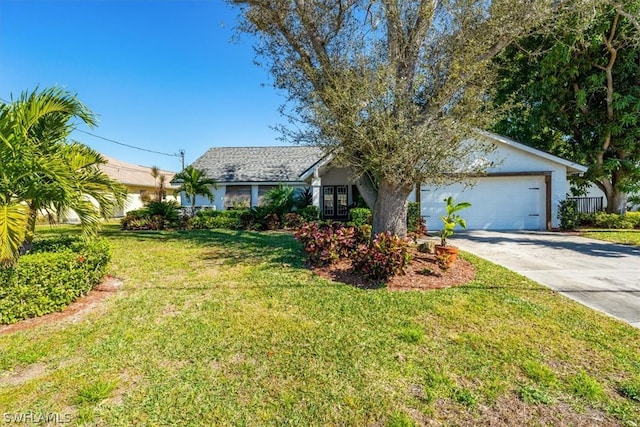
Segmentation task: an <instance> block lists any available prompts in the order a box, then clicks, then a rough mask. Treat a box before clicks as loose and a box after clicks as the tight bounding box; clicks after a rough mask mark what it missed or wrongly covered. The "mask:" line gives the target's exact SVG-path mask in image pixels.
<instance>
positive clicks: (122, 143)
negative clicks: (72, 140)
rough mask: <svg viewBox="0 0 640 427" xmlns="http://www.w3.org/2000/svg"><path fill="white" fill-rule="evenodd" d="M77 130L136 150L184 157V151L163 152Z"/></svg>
mask: <svg viewBox="0 0 640 427" xmlns="http://www.w3.org/2000/svg"><path fill="white" fill-rule="evenodd" d="M76 131H77V132H82V133H85V134H87V135H91V136H93V137H94V138H99V139H103V140H105V141H109V142H112V143H114V144H118V145H122V146H124V147H128V148H133V149H135V150H140V151H146V152H148V153H154V154H161V155H163V156H169V157H182V156H183V154H182V153H180V154H176V153H173V154H169V153H162V152H160V151H154V150H149V149H147V148H140V147H136V146H134V145H129V144H125V143H124V142H120V141H115V140H113V139H109V138H105V137H103V136H99V135H96V134H93V133H91V132H87V131H84V130H81V129H76Z"/></svg>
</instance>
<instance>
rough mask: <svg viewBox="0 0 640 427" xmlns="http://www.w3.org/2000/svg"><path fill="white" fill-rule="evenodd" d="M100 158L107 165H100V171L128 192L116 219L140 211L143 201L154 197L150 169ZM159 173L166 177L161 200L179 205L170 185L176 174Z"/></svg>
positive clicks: (168, 172)
mask: <svg viewBox="0 0 640 427" xmlns="http://www.w3.org/2000/svg"><path fill="white" fill-rule="evenodd" d="M102 157H104V158H105V159H106V160H107V164H105V165H101V166H100V169H101V170H102V171H103V172H104V173H105V174H107V175H108V176H109V177H110V178H112V179H115V180H117V181H119V182H120V183H122V184H124V185H125V186H126V187H127V191H128V192H129V194H128V195H127V202H126V204H125V206H124V209H122V210H121V211H120V212H117V213H116V215H115V216H116V217H121V216H124V214H126V213H127V212H129V211H132V210H135V209H140V208H141V207H143V206H144V200H147V199H148V198H149V197H153V196H154V195H155V193H156V188H157V185H158V182H157V180H156V179H154V178H153V176H152V175H151V167H148V166H139V165H134V164H131V163H126V162H123V161H121V160H118V159H114V158H113V157H108V156H105V155H103V156H102ZM159 172H160V174H162V175H164V176H165V177H166V179H165V191H164V194H163V200H175V201H177V202H178V203H180V199H179V196H175V195H174V194H173V191H174V190H175V189H176V188H178V187H177V186H176V185H172V184H171V183H170V182H171V180H172V179H173V177H174V175H175V174H176V173H175V172H170V171H165V170H160V171H159Z"/></svg>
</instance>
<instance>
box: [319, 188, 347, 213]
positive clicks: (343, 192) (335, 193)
mask: <svg viewBox="0 0 640 427" xmlns="http://www.w3.org/2000/svg"><path fill="white" fill-rule="evenodd" d="M348 196H349V194H348V192H347V186H346V185H324V186H323V187H322V217H323V218H324V219H335V220H346V219H347V218H348V216H349V197H348Z"/></svg>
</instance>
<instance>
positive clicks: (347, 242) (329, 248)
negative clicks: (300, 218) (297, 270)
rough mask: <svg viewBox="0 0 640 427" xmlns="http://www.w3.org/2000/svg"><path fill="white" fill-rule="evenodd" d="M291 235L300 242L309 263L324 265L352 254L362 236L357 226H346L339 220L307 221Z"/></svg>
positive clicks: (361, 241)
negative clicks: (324, 221) (327, 221)
mask: <svg viewBox="0 0 640 427" xmlns="http://www.w3.org/2000/svg"><path fill="white" fill-rule="evenodd" d="M293 235H294V237H295V238H296V240H298V241H299V242H300V243H301V244H302V248H303V250H304V252H305V253H306V254H307V262H308V263H309V264H311V265H326V264H330V263H332V262H334V261H336V260H338V259H339V258H347V257H349V256H352V255H353V253H354V251H355V250H356V249H357V248H358V246H359V245H362V244H363V240H362V239H363V236H362V233H361V232H360V231H359V230H358V228H356V227H347V226H345V225H343V224H341V223H339V222H333V223H332V222H329V223H326V224H318V223H317V222H308V223H305V224H303V225H302V226H301V227H300V228H298V229H297V230H295V232H294V233H293Z"/></svg>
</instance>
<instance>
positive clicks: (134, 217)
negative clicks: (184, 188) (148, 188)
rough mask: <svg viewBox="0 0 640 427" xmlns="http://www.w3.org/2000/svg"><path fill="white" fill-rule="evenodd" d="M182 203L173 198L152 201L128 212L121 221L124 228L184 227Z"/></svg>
mask: <svg viewBox="0 0 640 427" xmlns="http://www.w3.org/2000/svg"><path fill="white" fill-rule="evenodd" d="M185 224H186V221H184V220H183V219H182V217H181V214H180V205H178V203H177V202H175V201H173V200H169V201H162V202H161V201H151V202H148V203H147V205H146V206H145V207H144V208H142V209H136V210H133V211H129V212H127V214H126V215H125V217H124V218H122V220H121V221H120V226H121V228H122V229H123V230H164V229H165V228H184V225H185Z"/></svg>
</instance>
